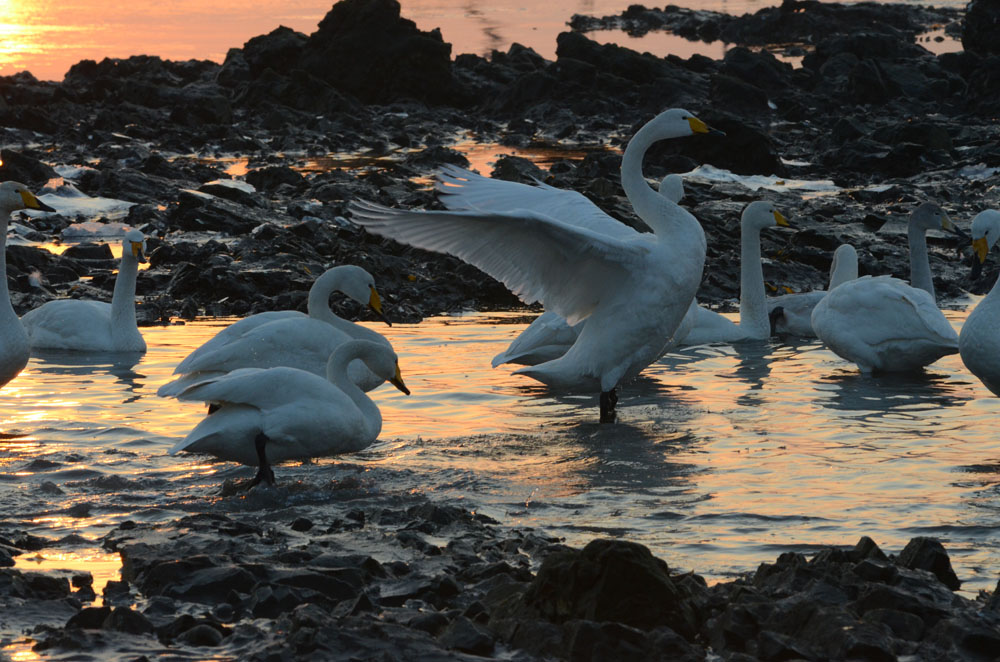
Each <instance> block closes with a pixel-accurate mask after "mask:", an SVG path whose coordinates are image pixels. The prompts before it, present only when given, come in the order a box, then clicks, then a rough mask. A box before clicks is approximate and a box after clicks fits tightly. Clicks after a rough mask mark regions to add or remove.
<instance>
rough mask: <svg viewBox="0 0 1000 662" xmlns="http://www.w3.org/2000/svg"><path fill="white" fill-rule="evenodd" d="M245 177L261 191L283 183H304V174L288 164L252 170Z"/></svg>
mask: <svg viewBox="0 0 1000 662" xmlns="http://www.w3.org/2000/svg"><path fill="white" fill-rule="evenodd" d="M244 179H245V180H246V182H247V184H250V185H252V186H253V187H254V188H256V189H257V190H259V191H273V190H275V189H276V188H278V187H279V186H281V185H282V184H290V185H292V186H296V185H298V184H301V183H302V180H303V178H302V175H300V174H299V173H297V172H295V171H294V170H292V169H291V168H289V167H287V166H269V167H267V168H260V169H258V170H251V171H250V172H248V173H247V174H246V175H245V176H244Z"/></svg>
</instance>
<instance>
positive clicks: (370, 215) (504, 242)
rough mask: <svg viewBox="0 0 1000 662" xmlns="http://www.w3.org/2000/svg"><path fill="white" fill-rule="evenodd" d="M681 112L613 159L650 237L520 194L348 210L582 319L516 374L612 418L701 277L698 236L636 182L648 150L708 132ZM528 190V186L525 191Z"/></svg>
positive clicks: (645, 130) (386, 232)
mask: <svg viewBox="0 0 1000 662" xmlns="http://www.w3.org/2000/svg"><path fill="white" fill-rule="evenodd" d="M709 131H710V129H709V128H708V127H707V126H706V125H705V123H704V122H702V121H701V120H699V119H698V118H696V117H694V116H693V115H691V114H690V113H688V112H687V111H685V110H680V109H672V110H668V111H665V112H663V113H661V114H659V115H658V116H656V117H655V118H654V119H652V120H651V121H650V122H648V123H647V124H646V125H644V126H643V127H642V128H641V129H639V131H638V132H637V133H636V134H635V136H634V137H633V138H632V140H631V141H630V142H629V144H628V147H627V148H626V150H625V154H624V156H623V158H622V168H621V171H622V187H623V188H624V189H625V194H626V195H627V196H628V199H629V200H630V201H631V203H632V205H633V207H634V208H635V211H636V213H637V214H638V216H639V217H640V218H641V219H642V220H643V221H645V223H646V224H647V225H648V226H649V227H650V228H652V230H653V233H652V234H648V233H639V232H636V231H635V230H633V229H631V228H629V227H628V226H626V225H623V224H622V223H619V222H618V221H616V220H614V219H612V218H610V217H609V216H608V215H607V214H604V213H603V212H600V210H598V209H597V208H596V207H592V209H593V210H597V212H599V213H591V214H588V215H585V216H581V218H579V219H578V221H577V222H576V223H566V222H564V221H560V220H558V218H556V217H554V216H553V215H552V214H551V213H550V212H549V211H548V210H547V209H546V208H545V207H544V206H542V207H541V209H536V208H535V207H534V206H533V200H532V198H531V197H529V196H528V195H525V197H524V200H523V202H522V203H521V205H522V206H521V207H520V208H515V209H511V210H509V211H494V210H490V211H480V210H476V209H471V210H464V211H410V210H399V209H390V208H387V207H383V206H380V205H376V204H372V203H368V202H360V201H357V202H354V203H352V205H351V209H352V211H353V220H354V222H356V223H358V224H359V225H361V226H363V227H365V228H366V229H368V230H369V231H370V232H373V233H375V234H380V235H383V236H386V237H390V238H393V239H395V240H397V241H400V242H403V243H407V244H411V245H413V246H417V247H419V248H423V249H427V250H434V251H439V252H443V253H449V254H452V255H455V256H457V257H459V258H461V259H463V260H465V261H466V262H469V263H470V264H473V265H474V266H476V267H478V268H479V269H481V270H482V271H484V272H486V273H487V274H489V275H490V276H492V277H494V278H496V279H497V280H499V281H501V282H502V283H504V284H505V285H506V286H507V287H508V288H509V289H510V290H511V291H513V292H514V293H515V294H516V295H518V296H519V297H521V299H522V300H524V301H526V302H529V303H530V302H534V301H541V302H542V304H543V305H544V306H545V309H546V310H552V311H554V312H555V313H557V314H558V315H559V316H561V317H562V318H563V319H565V320H566V323H567V324H569V325H571V326H572V325H575V324H577V323H578V322H580V321H582V320H585V319H586V320H587V323H586V324H585V325H584V328H583V329H582V330H581V331H580V335H579V336H578V337H577V340H576V342H574V343H573V345H572V347H570V348H569V350H568V351H567V352H566V353H565V354H563V355H562V356H560V357H559V358H556V359H553V360H551V361H546V362H544V363H540V364H538V365H535V366H526V367H524V368H521V369H519V370H517V371H516V373H517V374H523V375H527V376H529V377H532V378H533V379H537V380H538V381H540V382H542V383H544V384H546V385H548V386H550V387H553V388H556V389H561V390H593V391H599V392H600V394H601V397H600V404H601V407H600V409H601V420H602V421H612V420H614V417H615V414H614V405H615V402H616V400H617V393H616V391H615V389H616V387H617V386H618V385H619V384H620V383H622V382H623V381H627V380H629V379H631V378H633V377H635V376H636V375H637V374H638V373H639V372H640V371H641V370H643V369H644V368H645V367H646V366H648V365H649V364H650V363H651V362H653V361H655V360H656V359H657V358H658V357H659V356H660V353H661V351H662V349H663V347H664V346H665V345H666V344H667V343H668V342H669V341H670V340H671V337H672V336H673V334H674V332H675V331H676V329H677V327H678V326H679V325H680V323H681V320H682V318H683V317H684V315H685V313H686V312H687V310H688V307H689V305H690V303H691V300H692V299H693V298H694V293H695V290H697V288H698V283H699V282H700V281H701V272H702V268H703V266H704V263H705V233H704V232H703V231H702V229H701V226H700V225H699V224H698V221H697V220H696V219H695V218H694V216H692V215H691V214H689V213H688V212H687V211H686V210H684V209H683V208H681V207H679V206H678V205H676V204H674V203H672V202H670V201H668V200H666V199H664V198H663V197H662V196H660V195H659V194H658V193H657V192H656V191H654V190H653V189H652V188H651V187H650V186H649V184H648V183H647V182H646V180H645V179H644V178H643V176H642V157H643V155H644V154H645V152H646V150H647V149H648V148H649V146H650V145H652V144H653V143H654V142H656V141H658V140H664V139H668V138H679V137H681V136H689V135H693V134H696V133H708V132H709ZM528 188H529V190H533V189H534V187H528Z"/></svg>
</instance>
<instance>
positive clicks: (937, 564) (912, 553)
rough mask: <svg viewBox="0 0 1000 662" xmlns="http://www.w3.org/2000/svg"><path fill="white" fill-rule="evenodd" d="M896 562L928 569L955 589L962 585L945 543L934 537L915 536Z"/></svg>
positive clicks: (913, 567)
mask: <svg viewBox="0 0 1000 662" xmlns="http://www.w3.org/2000/svg"><path fill="white" fill-rule="evenodd" d="M896 563H898V564H899V565H901V566H903V567H904V568H911V569H914V570H927V571H928V572H931V573H933V574H934V576H935V577H937V578H938V579H940V580H941V583H942V584H944V585H945V586H947V587H948V588H950V589H951V590H953V591H957V590H958V589H959V588H961V586H962V582H961V580H959V578H958V577H957V576H956V575H955V571H954V570H953V569H952V567H951V559H949V558H948V552H946V551H945V550H944V545H942V544H941V542H940V541H938V540H936V539H934V538H924V537H919V538H913V539H912V540H910V542H908V543H907V544H906V547H904V548H903V551H902V552H900V553H899V558H898V559H896Z"/></svg>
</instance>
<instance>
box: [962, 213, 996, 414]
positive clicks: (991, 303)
mask: <svg viewBox="0 0 1000 662" xmlns="http://www.w3.org/2000/svg"><path fill="white" fill-rule="evenodd" d="M998 239H1000V211H998V210H996V209H987V210H986V211H982V212H980V213H979V214H977V215H976V216H975V218H973V219H972V247H973V250H974V251H975V254H976V262H975V265H976V267H981V265H982V264H983V262H985V261H986V256H987V255H988V254H989V251H990V249H991V248H992V247H993V246H994V245H995V244H996V243H997V240H998ZM958 351H959V354H960V355H961V357H962V363H964V364H965V367H966V368H968V369H969V372H971V373H972V374H973V375H975V376H976V377H978V378H979V380H980V381H981V382H982V383H983V385H984V386H986V388H988V389H989V390H990V391H992V392H993V393H994V394H995V395H1000V279H998V280H997V282H996V283H994V284H993V288H992V289H990V291H989V293H988V294H987V295H986V296H985V297H983V299H982V300H981V301H980V302H979V304H978V305H976V307H975V308H974V309H973V311H972V312H971V313H969V316H968V317H967V318H966V319H965V324H963V325H962V332H961V334H959V337H958Z"/></svg>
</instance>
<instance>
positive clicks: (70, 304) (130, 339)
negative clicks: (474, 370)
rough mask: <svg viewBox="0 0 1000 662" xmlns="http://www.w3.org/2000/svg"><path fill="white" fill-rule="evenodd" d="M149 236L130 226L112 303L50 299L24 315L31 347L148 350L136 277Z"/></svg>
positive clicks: (23, 319)
mask: <svg viewBox="0 0 1000 662" xmlns="http://www.w3.org/2000/svg"><path fill="white" fill-rule="evenodd" d="M145 241H146V238H145V236H143V234H142V233H141V232H139V231H138V230H129V231H128V232H126V233H125V238H124V239H123V240H122V258H121V263H120V264H119V266H118V276H117V278H115V290H114V293H113V294H112V296H111V303H107V302H104V301H85V300H83V299H56V300H54V301H49V302H46V303H44V304H42V305H41V306H39V307H38V308H35V309H34V310H30V311H28V312H27V313H25V314H24V316H23V317H22V318H21V323H22V324H23V325H24V329H25V331H27V332H28V342H30V343H31V348H32V349H65V350H74V351H80V352H145V351H146V341H145V340H143V338H142V334H141V333H139V327H138V325H137V324H136V321H135V280H136V274H137V272H138V270H139V263H140V262H145V261H146V256H145V255H144V254H143V247H144V243H145Z"/></svg>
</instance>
